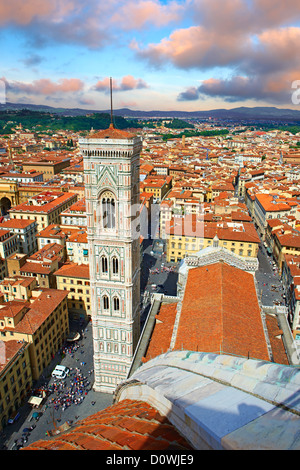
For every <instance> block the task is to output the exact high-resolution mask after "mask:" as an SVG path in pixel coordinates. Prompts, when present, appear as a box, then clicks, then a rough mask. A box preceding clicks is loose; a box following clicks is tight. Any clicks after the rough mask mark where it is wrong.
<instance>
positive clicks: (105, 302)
mask: <svg viewBox="0 0 300 470" xmlns="http://www.w3.org/2000/svg"><path fill="white" fill-rule="evenodd" d="M102 304H103V309H104V310H108V309H109V299H108V297H107V295H104V296H103V298H102Z"/></svg>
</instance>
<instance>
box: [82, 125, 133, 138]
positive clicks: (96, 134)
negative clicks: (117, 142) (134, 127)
mask: <svg viewBox="0 0 300 470" xmlns="http://www.w3.org/2000/svg"><path fill="white" fill-rule="evenodd" d="M134 137H135V135H134V134H132V133H131V132H127V131H124V130H121V129H116V128H115V127H114V125H113V124H110V126H109V128H108V129H103V130H99V131H92V132H91V133H90V134H89V137H88V138H89V139H133V138H134Z"/></svg>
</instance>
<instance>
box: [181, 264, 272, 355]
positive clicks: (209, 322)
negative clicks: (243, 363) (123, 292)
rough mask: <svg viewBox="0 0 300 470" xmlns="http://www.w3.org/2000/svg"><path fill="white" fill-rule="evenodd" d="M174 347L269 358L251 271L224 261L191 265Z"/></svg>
mask: <svg viewBox="0 0 300 470" xmlns="http://www.w3.org/2000/svg"><path fill="white" fill-rule="evenodd" d="M174 349H188V350H192V351H203V352H215V353H219V352H221V351H223V353H225V354H226V353H227V354H237V355H240V356H245V357H247V356H248V355H249V356H250V357H252V358H255V359H263V360H267V361H268V360H269V354H268V348H267V344H266V340H265V335H264V330H263V324H262V319H261V314H260V308H259V304H258V300H257V295H256V289H255V285H254V279H253V275H252V274H250V273H247V272H245V271H243V270H241V269H238V268H235V267H233V266H229V265H228V264H226V263H216V264H212V265H209V266H202V267H199V268H193V269H190V270H189V272H188V278H187V283H186V287H185V292H184V298H183V302H182V309H181V314H180V320H179V325H178V331H177V337H176V342H175V348H174Z"/></svg>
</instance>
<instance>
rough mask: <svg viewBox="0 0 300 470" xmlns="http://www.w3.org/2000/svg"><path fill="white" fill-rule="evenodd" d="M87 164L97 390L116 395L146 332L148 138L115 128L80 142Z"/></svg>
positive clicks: (86, 185)
mask: <svg viewBox="0 0 300 470" xmlns="http://www.w3.org/2000/svg"><path fill="white" fill-rule="evenodd" d="M79 146H80V150H81V153H82V155H83V160H84V174H85V199H86V214H87V238H88V246H89V266H90V281H91V310H92V323H93V341H94V373H95V382H94V389H95V390H96V391H100V392H106V393H113V392H114V390H115V388H116V386H117V385H118V384H119V383H120V382H121V381H123V380H124V379H125V378H126V377H127V374H128V371H129V367H130V364H131V361H132V357H133V354H134V350H135V347H136V344H137V342H138V339H139V333H140V308H139V307H140V226H139V223H140V222H139V209H140V201H139V193H140V191H139V165H140V152H141V150H142V139H141V138H140V137H137V136H135V135H133V134H131V133H128V132H125V131H121V130H117V129H115V128H114V126H113V125H112V124H111V125H110V127H109V129H106V130H103V131H99V132H96V133H91V134H90V135H89V136H88V137H87V138H82V139H80V140H79Z"/></svg>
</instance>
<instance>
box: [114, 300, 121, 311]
mask: <svg viewBox="0 0 300 470" xmlns="http://www.w3.org/2000/svg"><path fill="white" fill-rule="evenodd" d="M113 300H114V311H115V312H118V311H119V310H120V299H119V297H114V299H113Z"/></svg>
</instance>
